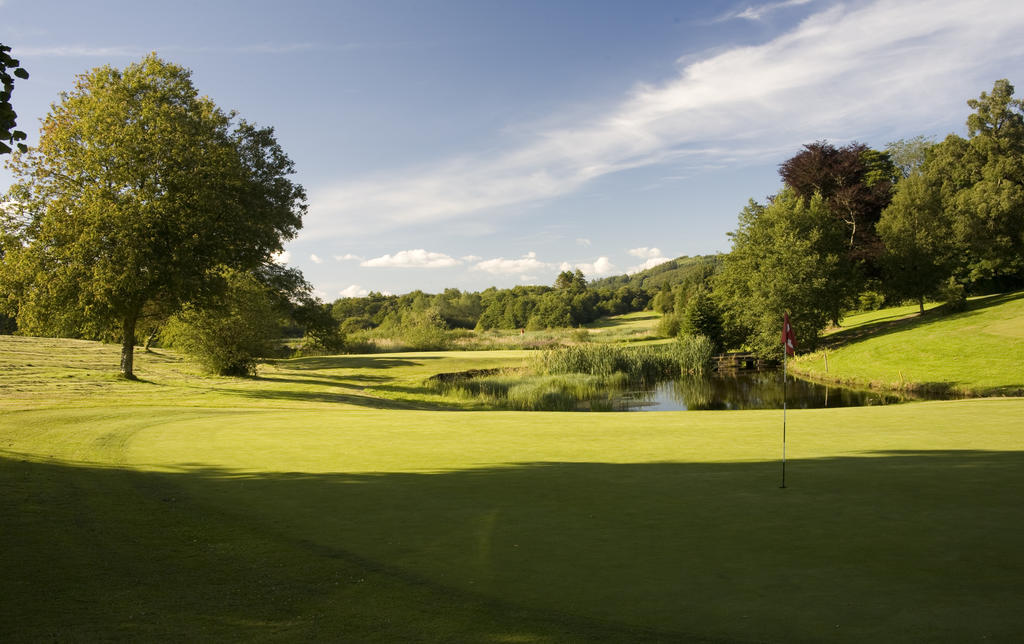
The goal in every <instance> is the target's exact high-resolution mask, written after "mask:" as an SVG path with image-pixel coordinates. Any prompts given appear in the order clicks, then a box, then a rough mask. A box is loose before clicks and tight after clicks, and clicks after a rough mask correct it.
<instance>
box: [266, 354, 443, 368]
mask: <svg viewBox="0 0 1024 644" xmlns="http://www.w3.org/2000/svg"><path fill="white" fill-rule="evenodd" d="M438 359H439V357H438V356H416V357H415V358H395V357H389V356H387V355H380V356H376V355H370V356H365V355H363V356H347V355H340V356H319V357H309V358H291V359H289V360H277V361H275V362H274V364H275V365H276V366H277V367H278V368H279V369H285V370H296V371H298V370H320V369H390V368H391V367H413V366H417V365H421V364H423V362H425V361H427V360H438Z"/></svg>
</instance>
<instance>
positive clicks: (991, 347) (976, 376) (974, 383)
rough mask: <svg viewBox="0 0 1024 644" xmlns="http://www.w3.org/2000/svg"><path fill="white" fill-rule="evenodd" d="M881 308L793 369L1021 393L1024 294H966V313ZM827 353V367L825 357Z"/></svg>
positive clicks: (867, 381) (886, 384) (923, 386)
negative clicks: (918, 311)
mask: <svg viewBox="0 0 1024 644" xmlns="http://www.w3.org/2000/svg"><path fill="white" fill-rule="evenodd" d="M908 313H909V311H906V310H882V311H876V312H873V313H872V314H870V317H868V316H865V319H863V320H852V321H851V322H852V324H849V326H848V327H847V328H845V329H844V330H842V331H840V332H838V333H835V334H834V335H832V336H831V337H830V339H831V342H830V344H831V348H828V349H825V350H824V351H819V352H817V353H814V354H810V355H805V356H800V357H798V358H797V359H796V360H794V361H793V362H792V363H791V364H792V366H793V369H794V371H795V372H796V373H800V374H804V375H807V376H809V377H812V378H815V379H823V380H834V381H838V382H843V383H850V384H856V385H861V386H864V385H868V386H874V387H881V388H890V389H906V390H931V391H948V392H952V393H963V394H970V395H1001V394H1009V395H1021V394H1022V393H1024V292H1020V293H1011V294H1006V295H993V296H987V297H980V298H972V299H971V300H969V301H968V308H967V310H966V311H963V312H960V313H952V314H947V313H945V311H944V310H942V309H935V310H930V311H928V312H926V313H925V315H924V316H918V315H916V314H913V313H910V317H907V314H908ZM826 353H827V357H828V370H827V371H826V368H825V356H826Z"/></svg>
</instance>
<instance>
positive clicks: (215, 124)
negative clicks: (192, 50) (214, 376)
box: [0, 54, 305, 377]
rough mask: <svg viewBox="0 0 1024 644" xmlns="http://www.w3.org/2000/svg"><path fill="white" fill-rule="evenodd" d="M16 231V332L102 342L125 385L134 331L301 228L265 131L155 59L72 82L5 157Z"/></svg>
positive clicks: (11, 254) (288, 168)
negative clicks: (28, 145) (29, 143)
mask: <svg viewBox="0 0 1024 644" xmlns="http://www.w3.org/2000/svg"><path fill="white" fill-rule="evenodd" d="M12 168H13V171H14V174H15V176H16V178H17V182H16V183H15V185H14V186H13V188H12V190H11V192H10V193H9V194H8V196H7V199H6V203H5V210H6V211H7V213H8V215H9V216H12V217H13V218H14V219H15V220H16V221H17V231H16V235H17V238H18V243H16V244H9V245H8V247H7V249H6V254H5V256H4V264H3V267H2V270H0V282H2V284H0V286H2V287H4V289H3V291H4V292H6V293H8V294H9V297H8V305H9V307H13V308H15V309H16V311H17V317H18V324H19V328H20V329H21V330H23V331H25V332H48V333H55V332H56V333H78V334H80V333H90V334H94V335H103V334H108V335H112V336H114V337H117V338H119V339H120V341H121V346H122V350H121V373H122V374H123V375H124V376H126V377H134V375H133V355H134V353H133V351H134V345H135V332H136V326H137V324H138V322H139V320H140V318H141V317H142V316H143V314H144V312H145V311H146V310H147V309H148V308H152V306H153V304H154V303H159V306H158V307H156V308H159V309H160V310H161V311H163V312H164V313H165V314H166V312H167V311H173V310H175V309H177V308H180V306H182V305H183V304H184V303H186V302H195V301H197V300H200V299H202V298H203V297H206V296H210V295H212V294H215V293H217V292H218V291H222V290H223V288H224V286H225V279H224V275H225V272H224V269H225V268H227V269H233V270H237V271H243V272H244V271H250V270H254V269H255V268H257V267H259V266H261V265H265V264H266V263H268V262H269V261H270V258H271V256H272V255H273V254H274V253H276V252H278V251H280V249H281V247H282V243H283V242H284V241H285V240H288V239H290V238H292V237H294V235H295V233H296V232H297V230H298V228H299V227H300V226H301V223H302V215H303V214H304V211H305V194H304V192H303V190H302V188H301V186H299V185H297V184H295V183H293V182H292V181H291V180H290V179H289V178H288V177H289V175H291V174H292V173H293V171H294V170H293V164H292V162H291V160H290V159H289V158H288V157H287V156H286V155H285V153H284V152H283V150H282V149H281V147H280V146H279V145H278V144H277V142H276V140H275V139H274V135H273V130H272V129H270V128H258V127H256V126H254V125H251V124H249V123H246V122H244V121H236V117H235V115H234V113H225V112H224V111H222V110H221V109H219V108H218V107H217V106H216V105H215V104H214V103H213V102H212V101H211V100H210V99H208V98H205V97H200V96H199V95H198V93H197V91H196V89H195V87H194V86H193V84H192V80H191V74H190V72H189V71H188V70H186V69H184V68H182V67H180V66H177V65H174V64H171V63H168V62H165V61H163V60H161V59H160V58H158V57H157V56H156V55H155V54H152V55H150V56H148V57H146V58H145V59H144V60H142V61H141V62H139V63H136V64H132V65H129V66H128V67H126V68H125V69H124V70H118V69H115V68H113V67H110V66H105V67H100V68H97V69H94V70H92V71H90V72H88V73H86V74H84V75H81V76H79V77H78V79H77V82H76V84H75V87H74V89H73V90H71V91H69V92H66V93H64V94H62V95H61V98H60V100H59V101H58V102H57V103H55V104H54V105H53V106H52V108H51V110H50V113H49V114H48V115H47V116H46V118H45V119H44V121H43V125H42V131H41V135H40V141H39V147H38V148H36V149H32V150H30V151H29V152H28V153H26V154H17V153H16V154H15V155H14V157H13V160H12Z"/></svg>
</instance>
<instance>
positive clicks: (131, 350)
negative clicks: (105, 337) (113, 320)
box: [121, 315, 137, 380]
mask: <svg viewBox="0 0 1024 644" xmlns="http://www.w3.org/2000/svg"><path fill="white" fill-rule="evenodd" d="M136 317H137V316H135V315H127V316H125V318H124V321H123V323H122V325H121V377H122V378H126V379H128V380H137V378H136V377H135V373H134V371H133V369H134V366H135V321H136Z"/></svg>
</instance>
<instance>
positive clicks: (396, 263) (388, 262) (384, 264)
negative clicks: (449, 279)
mask: <svg viewBox="0 0 1024 644" xmlns="http://www.w3.org/2000/svg"><path fill="white" fill-rule="evenodd" d="M460 264H462V261H461V260H458V259H455V258H454V257H452V256H450V255H445V254H444V253H434V252H430V251H427V250H424V249H422V248H417V249H415V250H402V251H399V252H397V253H395V254H394V255H382V256H380V257H374V258H373V259H367V260H365V261H363V262H360V264H359V265H360V266H366V267H370V268H448V267H450V266H458V265H460Z"/></svg>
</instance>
